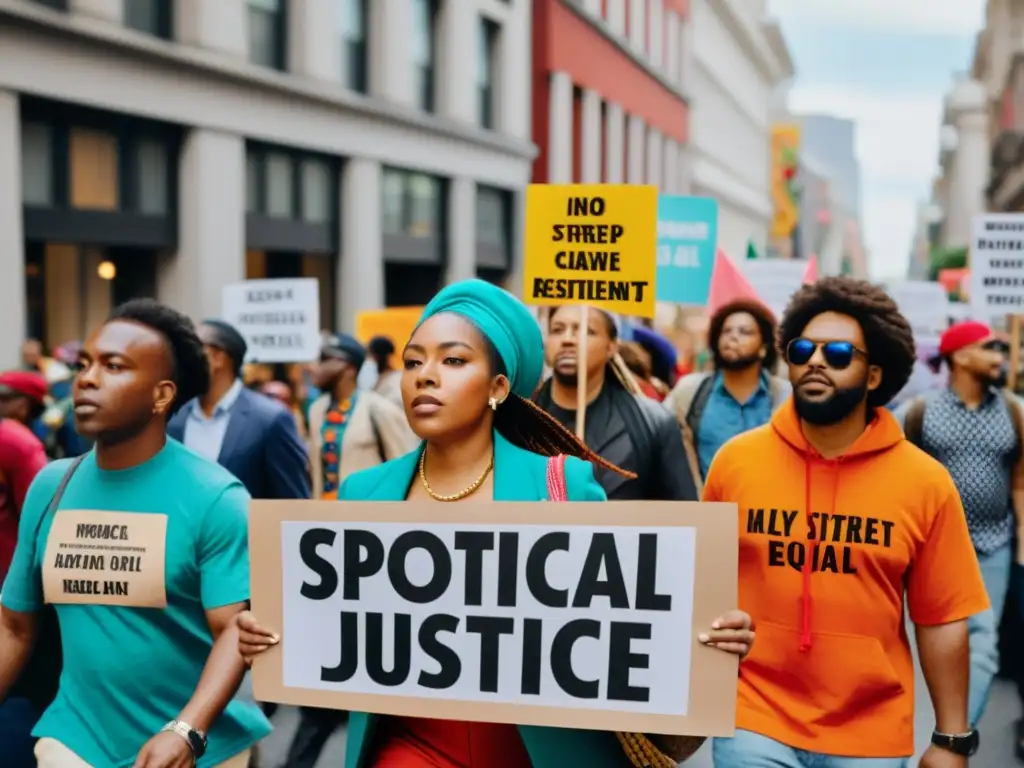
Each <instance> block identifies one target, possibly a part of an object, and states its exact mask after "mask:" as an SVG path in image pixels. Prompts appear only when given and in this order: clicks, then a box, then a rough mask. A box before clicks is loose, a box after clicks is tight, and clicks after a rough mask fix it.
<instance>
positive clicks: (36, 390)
mask: <svg viewBox="0 0 1024 768" xmlns="http://www.w3.org/2000/svg"><path fill="white" fill-rule="evenodd" d="M49 391H50V388H49V386H48V385H47V384H46V379H44V378H43V377H42V376H40V375H39V374H38V373H31V372H29V371H7V373H0V394H13V395H23V396H25V397H27V398H29V399H31V400H35V401H36V402H39V403H42V402H44V401H45V400H46V395H47V393H48V392H49Z"/></svg>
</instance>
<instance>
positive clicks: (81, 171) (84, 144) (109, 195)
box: [68, 128, 120, 211]
mask: <svg viewBox="0 0 1024 768" xmlns="http://www.w3.org/2000/svg"><path fill="white" fill-rule="evenodd" d="M68 149H69V155H70V171H71V174H70V175H71V184H70V198H71V201H70V202H71V205H72V207H74V208H81V209H84V210H94V211H116V210H117V209H118V206H119V200H120V195H119V184H118V156H117V155H118V153H117V137H116V136H114V135H112V134H110V133H106V132H104V131H96V130H92V129H87V128H72V129H71V132H70V136H69V142H68Z"/></svg>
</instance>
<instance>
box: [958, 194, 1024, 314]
mask: <svg viewBox="0 0 1024 768" xmlns="http://www.w3.org/2000/svg"><path fill="white" fill-rule="evenodd" d="M1021 312H1024V215H1022V214H1019V213H985V214H981V215H979V216H975V217H974V237H973V239H972V242H971V314H972V315H974V317H975V318H976V319H977V320H981V321H983V322H989V321H991V320H992V319H993V318H997V317H999V318H1002V317H1005V316H1006V315H1008V314H1020V313H1021Z"/></svg>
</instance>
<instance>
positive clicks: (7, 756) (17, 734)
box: [0, 698, 39, 768]
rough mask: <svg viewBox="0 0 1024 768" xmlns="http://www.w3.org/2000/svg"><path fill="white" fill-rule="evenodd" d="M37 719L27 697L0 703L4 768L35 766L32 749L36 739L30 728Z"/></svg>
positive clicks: (0, 731) (1, 746)
mask: <svg viewBox="0 0 1024 768" xmlns="http://www.w3.org/2000/svg"><path fill="white" fill-rule="evenodd" d="M38 719H39V713H38V712H36V709H35V707H33V706H32V705H31V704H30V703H29V701H28V699H20V698H10V699H8V700H7V701H5V702H4V703H3V704H0V749H2V750H3V759H2V760H0V762H2V763H3V765H4V768H35V766H36V758H35V755H34V754H32V750H33V748H34V747H35V745H36V740H35V739H33V738H32V728H33V727H34V726H35V724H36V720H38Z"/></svg>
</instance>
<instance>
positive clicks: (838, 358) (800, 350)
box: [786, 338, 867, 371]
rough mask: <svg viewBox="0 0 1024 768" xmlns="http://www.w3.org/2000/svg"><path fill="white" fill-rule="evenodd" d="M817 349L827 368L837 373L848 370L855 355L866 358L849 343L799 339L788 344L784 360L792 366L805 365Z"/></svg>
mask: <svg viewBox="0 0 1024 768" xmlns="http://www.w3.org/2000/svg"><path fill="white" fill-rule="evenodd" d="M819 348H820V349H821V354H822V356H823V357H824V358H825V363H826V364H827V365H828V367H829V368H832V369H834V370H837V371H841V370H843V369H844V368H849V367H850V363H852V362H853V358H854V357H855V356H857V355H860V356H862V357H864V358H866V357H867V353H866V352H864V351H863V350H860V349H857V347H855V346H854V345H853V343H852V342H849V341H813V340H811V339H804V338H800V339H793V340H792V341H791V342H789V346H788V347H786V360H788V361H789V362H790V363H792V364H793V365H807V363H809V362H810V361H811V358H812V357H814V353H815V352H817V351H818V349H819Z"/></svg>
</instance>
